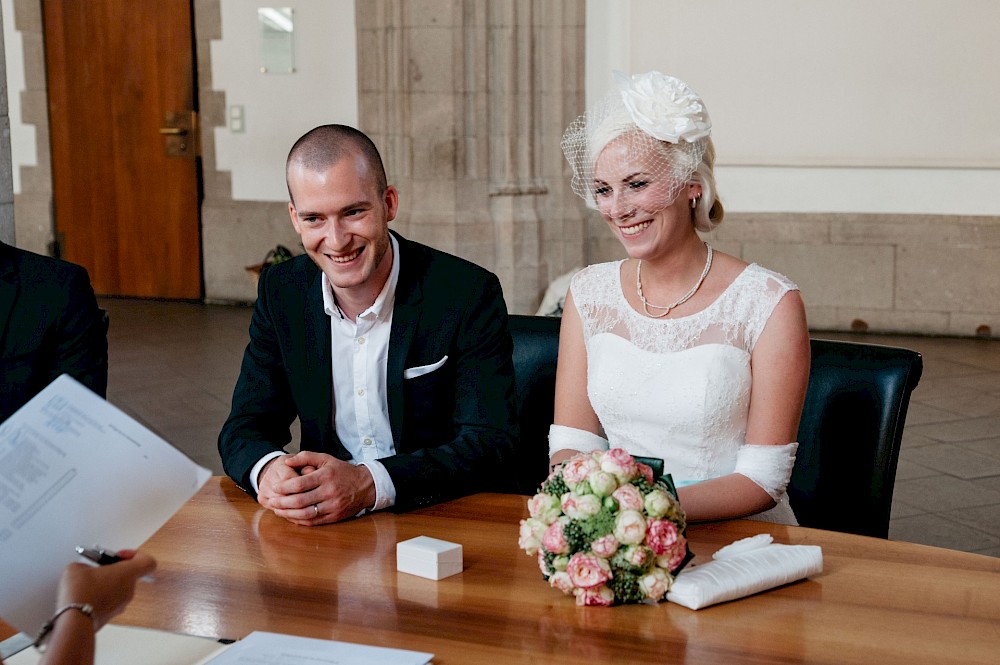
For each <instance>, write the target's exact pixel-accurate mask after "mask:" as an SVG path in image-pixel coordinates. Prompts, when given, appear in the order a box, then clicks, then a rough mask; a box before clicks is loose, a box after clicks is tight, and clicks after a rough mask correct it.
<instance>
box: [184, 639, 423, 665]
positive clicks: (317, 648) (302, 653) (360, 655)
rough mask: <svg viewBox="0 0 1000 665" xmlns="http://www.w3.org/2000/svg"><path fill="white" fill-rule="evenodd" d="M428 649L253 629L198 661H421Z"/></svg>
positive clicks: (351, 664) (233, 664)
mask: <svg viewBox="0 0 1000 665" xmlns="http://www.w3.org/2000/svg"><path fill="white" fill-rule="evenodd" d="M433 657H434V654H432V653H421V652H418V651H407V650H404V649H387V648H385V647H372V646H368V645H365V644H352V643H350V642H334V641H333V640H317V639H313V638H310V637H296V636H294V635H281V634H278V633H265V632H260V631H255V632H253V633H250V634H249V635H247V636H246V637H245V638H243V639H242V640H240V641H239V642H236V643H235V644H233V645H231V646H230V647H229V648H227V649H226V650H225V651H223V652H222V653H220V654H218V655H217V656H214V657H213V658H211V659H209V660H206V661H203V662H202V663H199V665H250V664H253V665H257V664H259V663H268V665H299V663H314V664H315V665H425V664H426V663H429V662H430V660H431V658H433Z"/></svg>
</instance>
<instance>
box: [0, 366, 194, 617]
mask: <svg viewBox="0 0 1000 665" xmlns="http://www.w3.org/2000/svg"><path fill="white" fill-rule="evenodd" d="M0 468H2V469H3V473H2V474H0V560H2V561H3V562H4V564H3V565H4V574H3V575H2V576H0V616H2V617H3V618H4V620H5V621H7V622H8V623H10V624H11V625H12V626H14V627H16V628H18V629H19V630H22V631H24V632H26V633H29V634H34V633H36V632H38V629H39V628H40V627H41V626H42V624H43V623H44V622H45V620H46V619H48V618H49V616H50V615H51V614H52V609H53V602H54V599H55V598H56V588H57V586H58V583H59V577H60V575H61V574H62V571H63V568H65V566H66V564H68V563H71V562H74V561H78V560H79V559H78V555H77V554H76V551H75V548H76V547H77V546H78V545H85V546H89V545H92V544H94V543H100V544H101V545H102V546H107V547H110V548H112V549H123V548H128V549H134V548H136V547H138V546H139V545H141V544H142V543H143V542H145V541H146V539H148V538H149V537H150V536H152V535H153V533H155V532H156V530H157V529H159V528H160V527H161V526H163V524H164V523H165V522H166V521H167V520H168V519H169V518H170V517H171V516H172V515H173V514H174V513H175V512H177V510H178V509H179V508H180V507H181V506H182V505H183V504H184V503H185V502H186V501H187V500H188V499H190V498H191V496H192V495H194V493H195V492H197V491H198V489H199V488H200V487H201V486H202V485H204V484H205V481H206V480H208V478H209V477H210V476H211V472H210V471H209V470H208V469H204V468H202V467H200V466H198V465H197V464H195V463H194V462H192V461H191V460H190V459H189V458H188V457H187V456H185V455H184V454H183V453H181V452H180V451H178V450H177V449H176V448H174V447H173V446H171V445H170V444H169V443H167V442H166V441H164V440H163V439H161V438H160V437H158V436H156V435H155V434H153V433H152V432H150V431H149V430H148V429H146V428H145V427H143V426H142V425H141V424H139V423H138V422H136V421H135V420H133V419H132V418H130V417H129V416H127V415H126V414H124V413H122V412H121V411H119V410H118V409H117V408H115V407H114V406H112V405H111V404H109V403H108V402H106V401H104V400H103V399H101V398H100V397H98V396H97V395H95V394H94V393H92V392H91V391H89V390H88V389H86V388H85V387H83V386H82V385H81V384H79V383H77V382H76V381H75V380H73V379H72V378H70V377H69V376H66V375H63V376H61V377H59V378H58V379H56V380H55V381H53V382H52V383H51V384H50V385H49V386H48V387H47V388H45V390H43V391H42V392H40V393H39V394H38V395H36V396H35V397H34V398H33V399H32V400H31V401H30V402H28V403H27V404H25V405H24V406H23V407H21V409H20V410H18V411H17V413H15V414H14V415H13V416H11V417H10V418H9V419H7V420H6V421H5V422H3V423H2V424H0Z"/></svg>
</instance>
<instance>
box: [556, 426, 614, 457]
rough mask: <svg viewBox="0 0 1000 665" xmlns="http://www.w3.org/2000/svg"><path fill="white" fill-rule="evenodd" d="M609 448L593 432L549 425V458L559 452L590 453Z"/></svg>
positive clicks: (607, 444)
mask: <svg viewBox="0 0 1000 665" xmlns="http://www.w3.org/2000/svg"><path fill="white" fill-rule="evenodd" d="M610 447H611V444H609V443H608V440H607V439H605V438H604V437H603V436H598V435H596V434H594V433H593V432H588V431H587V430H584V429H577V428H575V427H567V426H565V425H549V457H552V455H554V454H555V453H557V452H558V451H560V450H576V451H577V452H581V453H592V452H594V451H597V450H608V448H610Z"/></svg>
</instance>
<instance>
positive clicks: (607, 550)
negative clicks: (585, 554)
mask: <svg viewBox="0 0 1000 665" xmlns="http://www.w3.org/2000/svg"><path fill="white" fill-rule="evenodd" d="M590 549H591V551H592V552H593V553H594V554H596V555H597V556H599V557H603V558H605V559H610V558H611V557H612V556H613V555H614V553H615V552H617V551H618V540H617V539H615V537H614V536H613V535H612V534H610V533H609V534H608V535H606V536H601V537H600V538H598V539H597V540H595V541H594V542H592V543H591V544H590Z"/></svg>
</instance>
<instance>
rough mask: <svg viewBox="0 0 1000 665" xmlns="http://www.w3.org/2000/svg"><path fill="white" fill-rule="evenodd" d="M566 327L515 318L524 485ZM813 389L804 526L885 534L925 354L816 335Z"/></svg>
mask: <svg viewBox="0 0 1000 665" xmlns="http://www.w3.org/2000/svg"><path fill="white" fill-rule="evenodd" d="M559 324H560V319H559V318H555V317H541V316H520V315H514V316H511V317H510V332H511V336H512V337H513V340H514V377H515V381H516V384H517V408H518V413H519V416H520V424H521V439H520V441H519V443H518V451H517V453H518V454H517V464H518V470H517V472H518V483H517V484H518V488H519V490H520V492H521V493H523V494H533V493H534V492H535V490H537V488H538V485H539V484H540V483H541V482H542V480H544V479H545V475H546V468H547V465H548V431H549V425H550V424H551V423H552V410H553V401H554V399H553V396H554V394H555V393H554V391H555V374H556V358H557V356H558V354H559ZM811 347H812V365H811V369H810V374H809V388H808V390H807V392H806V400H805V406H804V407H803V410H802V419H801V421H800V425H799V433H798V440H799V450H798V455H797V456H796V460H795V468H794V470H793V472H792V479H791V482H790V483H789V486H788V494H789V497H790V500H791V503H792V507H793V509H794V510H795V514H796V517H797V518H798V520H799V523H800V524H802V525H803V526H809V527H815V528H820V529H830V530H834V531H841V532H847V533H856V534H862V535H868V536H877V537H880V538H885V537H886V536H887V535H888V532H889V510H890V508H891V505H892V489H893V485H894V483H895V479H896V464H897V462H898V460H899V447H900V444H901V442H902V436H903V424H904V422H905V420H906V409H907V406H908V405H909V401H910V393H911V392H912V391H913V389H914V388H915V387H916V385H917V382H918V381H919V380H920V373H921V370H922V368H923V361H922V359H921V357H920V354H919V353H917V352H916V351H911V350H909V349H901V348H894V347H888V346H877V345H874V344H858V343H853V342H834V341H828V340H821V339H814V340H811Z"/></svg>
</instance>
